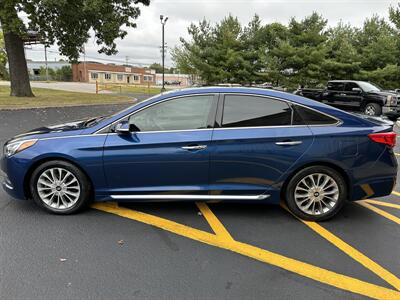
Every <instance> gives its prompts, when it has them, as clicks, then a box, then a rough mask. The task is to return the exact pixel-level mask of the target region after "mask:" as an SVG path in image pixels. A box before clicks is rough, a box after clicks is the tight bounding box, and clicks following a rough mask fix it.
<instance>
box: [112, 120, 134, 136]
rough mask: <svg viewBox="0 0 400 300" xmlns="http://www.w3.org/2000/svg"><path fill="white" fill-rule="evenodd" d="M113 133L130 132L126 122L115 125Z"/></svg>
mask: <svg viewBox="0 0 400 300" xmlns="http://www.w3.org/2000/svg"><path fill="white" fill-rule="evenodd" d="M115 132H116V133H118V134H127V133H130V132H131V130H130V126H129V123H128V122H127V121H122V122H119V123H118V124H117V126H116V127H115Z"/></svg>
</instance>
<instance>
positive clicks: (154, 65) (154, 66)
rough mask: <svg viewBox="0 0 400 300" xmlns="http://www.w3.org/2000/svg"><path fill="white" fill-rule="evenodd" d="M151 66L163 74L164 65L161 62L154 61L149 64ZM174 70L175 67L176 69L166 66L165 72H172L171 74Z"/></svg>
mask: <svg viewBox="0 0 400 300" xmlns="http://www.w3.org/2000/svg"><path fill="white" fill-rule="evenodd" d="M149 68H150V69H153V70H155V71H156V73H158V74H161V73H162V71H163V68H162V65H161V64H159V63H152V64H151V65H150V66H149ZM174 72H175V69H174V68H167V67H165V73H171V74H173V73H174Z"/></svg>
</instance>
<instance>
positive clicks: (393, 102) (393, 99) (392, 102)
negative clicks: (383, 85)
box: [386, 95, 397, 106]
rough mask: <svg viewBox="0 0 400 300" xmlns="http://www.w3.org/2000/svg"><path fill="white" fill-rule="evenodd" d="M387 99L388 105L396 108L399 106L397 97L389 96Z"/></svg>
mask: <svg viewBox="0 0 400 300" xmlns="http://www.w3.org/2000/svg"><path fill="white" fill-rule="evenodd" d="M386 99H387V103H388V104H389V105H390V106H396V105H397V97H396V96H392V95H389V96H387V98H386Z"/></svg>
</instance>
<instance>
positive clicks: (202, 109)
mask: <svg viewBox="0 0 400 300" xmlns="http://www.w3.org/2000/svg"><path fill="white" fill-rule="evenodd" d="M213 101H214V96H213V95H202V96H191V97H182V98H177V99H172V100H168V101H165V102H162V103H159V104H156V105H154V106H150V107H149V108H146V109H144V110H142V111H140V112H138V113H136V114H134V115H132V116H131V117H130V118H129V124H133V125H135V126H136V127H137V129H138V130H139V131H167V130H188V129H203V128H207V124H208V119H209V116H210V113H211V114H212V111H211V110H212V109H211V108H212V106H213Z"/></svg>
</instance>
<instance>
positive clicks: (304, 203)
mask: <svg viewBox="0 0 400 300" xmlns="http://www.w3.org/2000/svg"><path fill="white" fill-rule="evenodd" d="M346 198H347V187H346V183H345V181H344V179H343V177H342V176H341V175H340V174H339V173H338V172H337V171H335V170H333V169H332V168H329V167H325V166H312V167H307V168H305V169H303V170H301V171H300V172H298V173H297V174H296V175H295V176H294V177H293V178H292V179H291V180H290V182H289V184H288V185H287V189H286V199H285V200H286V203H287V206H288V208H289V210H290V211H291V212H292V213H293V214H294V215H296V216H297V217H299V218H301V219H304V220H310V221H323V220H327V219H329V218H332V217H333V216H334V215H335V214H336V213H337V212H338V211H339V210H340V209H341V207H342V206H343V204H344V203H345V201H346Z"/></svg>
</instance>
